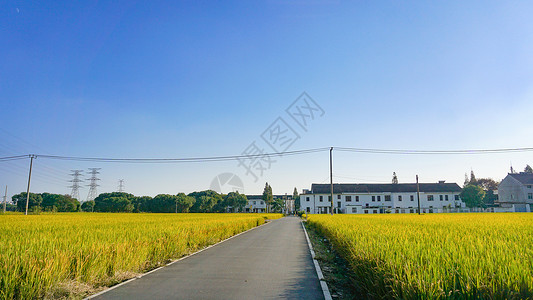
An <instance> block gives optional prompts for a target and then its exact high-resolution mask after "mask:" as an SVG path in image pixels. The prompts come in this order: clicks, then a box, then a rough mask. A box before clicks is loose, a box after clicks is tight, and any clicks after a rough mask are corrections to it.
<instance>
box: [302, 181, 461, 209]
mask: <svg viewBox="0 0 533 300" xmlns="http://www.w3.org/2000/svg"><path fill="white" fill-rule="evenodd" d="M418 186H419V195H420V209H421V212H422V213H437V212H448V211H450V212H451V211H454V212H456V211H462V209H464V208H465V204H464V203H463V202H462V201H461V198H460V196H459V195H460V193H461V187H459V185H457V183H445V182H444V181H439V182H438V183H420V184H419V185H418ZM333 201H334V202H333V206H334V210H335V212H336V213H347V214H380V213H381V214H382V213H416V212H417V209H418V198H417V184H416V183H396V184H394V183H391V184H369V183H360V184H351V183H337V184H333ZM300 210H303V211H305V212H307V213H311V214H320V213H331V186H330V184H316V183H314V184H312V185H311V189H310V190H303V193H302V194H301V195H300Z"/></svg>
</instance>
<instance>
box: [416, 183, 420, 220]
mask: <svg viewBox="0 0 533 300" xmlns="http://www.w3.org/2000/svg"><path fill="white" fill-rule="evenodd" d="M416 198H417V199H418V214H419V215H420V186H419V185H418V175H416Z"/></svg>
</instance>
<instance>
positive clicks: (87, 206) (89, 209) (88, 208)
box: [81, 200, 94, 212]
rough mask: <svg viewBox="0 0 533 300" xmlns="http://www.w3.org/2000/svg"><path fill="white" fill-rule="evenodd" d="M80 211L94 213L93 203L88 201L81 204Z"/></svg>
mask: <svg viewBox="0 0 533 300" xmlns="http://www.w3.org/2000/svg"><path fill="white" fill-rule="evenodd" d="M81 210H82V211H85V212H93V211H94V201H93V200H90V201H85V202H83V204H82V205H81Z"/></svg>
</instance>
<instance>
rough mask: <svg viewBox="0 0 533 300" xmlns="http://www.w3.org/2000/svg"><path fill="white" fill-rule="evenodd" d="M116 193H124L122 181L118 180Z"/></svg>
mask: <svg viewBox="0 0 533 300" xmlns="http://www.w3.org/2000/svg"><path fill="white" fill-rule="evenodd" d="M118 192H119V193H122V192H124V179H119V180H118Z"/></svg>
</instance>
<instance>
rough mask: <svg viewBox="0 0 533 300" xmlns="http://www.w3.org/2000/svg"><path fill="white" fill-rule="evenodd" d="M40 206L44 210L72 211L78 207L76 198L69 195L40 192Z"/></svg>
mask: <svg viewBox="0 0 533 300" xmlns="http://www.w3.org/2000/svg"><path fill="white" fill-rule="evenodd" d="M41 197H42V198H43V202H42V203H41V207H42V209H43V210H45V211H59V212H74V211H78V210H79V208H80V203H79V202H78V200H76V199H74V198H72V197H71V196H70V195H59V194H50V193H42V194H41Z"/></svg>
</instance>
